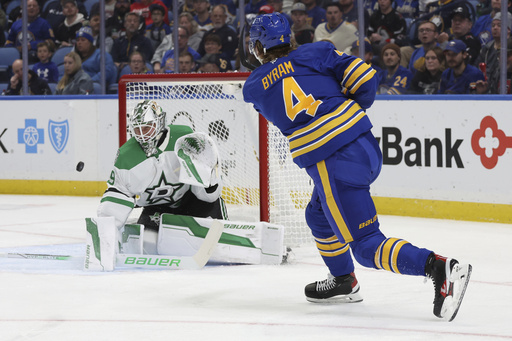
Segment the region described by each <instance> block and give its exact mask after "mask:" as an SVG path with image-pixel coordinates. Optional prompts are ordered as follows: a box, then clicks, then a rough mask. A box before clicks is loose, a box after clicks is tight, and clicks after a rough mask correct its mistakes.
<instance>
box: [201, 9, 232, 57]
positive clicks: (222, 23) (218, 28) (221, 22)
mask: <svg viewBox="0 0 512 341" xmlns="http://www.w3.org/2000/svg"><path fill="white" fill-rule="evenodd" d="M211 19H212V23H213V28H212V29H211V30H209V31H208V32H206V33H205V34H204V36H203V39H202V40H201V43H200V44H199V49H198V50H197V52H199V54H200V55H201V56H204V55H205V53H206V51H205V50H204V41H205V38H206V37H207V36H208V35H210V34H216V35H218V36H219V37H220V40H221V41H222V53H224V55H225V56H226V57H227V58H229V60H231V59H233V58H234V55H235V51H236V49H237V48H238V33H237V32H236V31H235V30H233V29H232V28H231V27H230V26H229V25H228V24H227V23H226V19H227V10H226V7H224V6H222V5H217V6H214V7H213V9H212V13H211Z"/></svg>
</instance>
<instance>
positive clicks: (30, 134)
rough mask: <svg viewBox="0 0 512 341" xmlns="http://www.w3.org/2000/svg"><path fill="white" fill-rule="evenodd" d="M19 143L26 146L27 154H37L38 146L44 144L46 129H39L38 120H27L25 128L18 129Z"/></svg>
mask: <svg viewBox="0 0 512 341" xmlns="http://www.w3.org/2000/svg"><path fill="white" fill-rule="evenodd" d="M18 143H23V144H25V153H27V154H37V145H38V144H43V143H44V129H41V128H37V120H36V119H26V120H25V128H20V129H18Z"/></svg>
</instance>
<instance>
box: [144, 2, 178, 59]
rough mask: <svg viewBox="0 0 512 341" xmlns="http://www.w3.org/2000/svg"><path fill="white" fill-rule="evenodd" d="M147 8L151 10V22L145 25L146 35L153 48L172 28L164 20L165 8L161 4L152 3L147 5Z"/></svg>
mask: <svg viewBox="0 0 512 341" xmlns="http://www.w3.org/2000/svg"><path fill="white" fill-rule="evenodd" d="M149 10H150V11H151V19H152V20H153V23H152V24H149V25H148V26H147V27H146V37H147V38H148V39H149V40H151V43H152V44H153V49H156V48H157V47H158V46H159V45H160V43H162V40H164V38H165V36H166V35H168V34H170V33H171V32H172V29H171V27H170V26H169V25H167V24H166V23H165V22H164V15H165V9H164V7H163V6H161V5H159V4H153V5H151V6H149Z"/></svg>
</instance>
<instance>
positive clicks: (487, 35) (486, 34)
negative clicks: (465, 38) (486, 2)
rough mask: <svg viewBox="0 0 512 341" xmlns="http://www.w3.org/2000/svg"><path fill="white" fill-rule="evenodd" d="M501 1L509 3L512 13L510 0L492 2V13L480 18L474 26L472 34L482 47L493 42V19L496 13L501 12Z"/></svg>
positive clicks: (492, 0)
mask: <svg viewBox="0 0 512 341" xmlns="http://www.w3.org/2000/svg"><path fill="white" fill-rule="evenodd" d="M501 1H507V2H508V9H509V11H510V8H511V5H512V2H511V1H510V0H491V12H490V13H489V14H485V15H482V16H480V17H478V19H477V20H476V21H475V23H474V24H473V28H472V29H471V33H472V34H473V35H474V36H475V37H477V38H478V39H479V40H480V43H481V44H482V45H484V44H486V43H488V42H489V41H491V40H492V35H491V27H492V19H493V18H494V17H495V16H496V13H499V12H501Z"/></svg>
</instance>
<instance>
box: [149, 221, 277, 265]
mask: <svg viewBox="0 0 512 341" xmlns="http://www.w3.org/2000/svg"><path fill="white" fill-rule="evenodd" d="M212 221H213V220H212V219H208V218H194V217H189V216H180V215H172V214H162V216H161V222H160V229H159V233H158V251H159V254H164V255H182V256H189V255H192V254H194V253H195V252H196V251H197V250H198V249H199V247H200V246H201V244H202V243H203V241H204V237H205V236H206V234H207V232H208V229H209V227H210V226H211V223H212ZM219 221H220V222H221V223H222V224H223V225H224V232H223V233H222V235H221V237H220V240H219V243H218V244H217V246H216V248H215V251H214V252H213V255H212V257H211V260H212V261H216V262H223V263H245V264H281V262H282V260H283V254H284V245H283V241H284V228H283V226H280V225H273V224H268V223H261V222H251V223H247V222H235V221H227V220H219Z"/></svg>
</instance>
